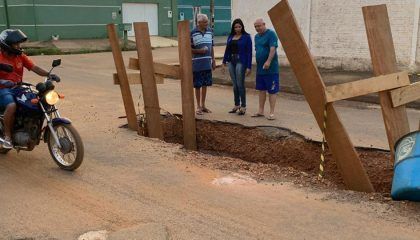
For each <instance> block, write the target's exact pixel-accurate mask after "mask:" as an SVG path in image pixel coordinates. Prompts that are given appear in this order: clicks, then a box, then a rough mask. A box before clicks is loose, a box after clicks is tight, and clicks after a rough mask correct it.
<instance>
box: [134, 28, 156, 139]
mask: <svg viewBox="0 0 420 240" xmlns="http://www.w3.org/2000/svg"><path fill="white" fill-rule="evenodd" d="M134 32H135V35H136V45H137V54H138V58H139V66H140V76H141V79H142V85H143V87H142V90H143V99H144V108H145V111H146V123H147V130H148V133H149V137H151V138H159V139H162V140H163V131H162V126H161V120H160V106H159V97H158V92H157V86H156V80H155V70H154V67H153V55H152V46H151V44H150V35H149V26H148V24H147V22H141V23H134Z"/></svg>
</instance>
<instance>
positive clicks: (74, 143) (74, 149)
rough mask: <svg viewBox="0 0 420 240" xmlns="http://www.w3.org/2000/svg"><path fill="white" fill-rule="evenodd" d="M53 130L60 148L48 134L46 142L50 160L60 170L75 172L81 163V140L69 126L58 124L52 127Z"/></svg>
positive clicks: (82, 149)
mask: <svg viewBox="0 0 420 240" xmlns="http://www.w3.org/2000/svg"><path fill="white" fill-rule="evenodd" d="M54 130H55V132H56V133H57V136H58V139H59V141H60V145H61V148H60V147H59V146H58V145H57V143H56V141H55V140H54V137H53V136H52V134H51V133H50V134H49V139H48V141H47V142H48V149H49V150H50V154H51V156H52V158H53V159H54V161H55V163H56V164H57V165H58V166H59V167H60V168H61V169H63V170H67V171H74V170H76V169H77V168H78V167H80V165H81V164H82V162H83V155H84V147H83V142H82V138H81V137H80V135H79V133H78V132H77V130H76V129H75V128H74V127H73V126H72V125H71V124H58V125H56V126H54Z"/></svg>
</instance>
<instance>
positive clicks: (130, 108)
mask: <svg viewBox="0 0 420 240" xmlns="http://www.w3.org/2000/svg"><path fill="white" fill-rule="evenodd" d="M107 28H108V37H109V43H110V45H111V48H112V55H113V56H114V62H115V67H116V69H117V74H118V79H119V85H120V88H121V95H122V97H123V102H124V108H125V114H126V115H127V121H128V127H129V128H130V129H132V130H135V131H137V130H138V127H139V125H138V123H137V115H136V110H135V108H134V102H133V97H132V95H131V90H130V84H129V82H128V77H127V72H126V71H125V66H124V60H123V57H122V53H121V49H120V44H119V41H118V36H117V33H116V31H115V25H114V24H108V25H107Z"/></svg>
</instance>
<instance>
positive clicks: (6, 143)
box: [1, 138, 13, 149]
mask: <svg viewBox="0 0 420 240" xmlns="http://www.w3.org/2000/svg"><path fill="white" fill-rule="evenodd" d="M1 142H2V143H1V144H2V147H3V149H12V148H13V144H12V141H10V139H7V138H6V139H1Z"/></svg>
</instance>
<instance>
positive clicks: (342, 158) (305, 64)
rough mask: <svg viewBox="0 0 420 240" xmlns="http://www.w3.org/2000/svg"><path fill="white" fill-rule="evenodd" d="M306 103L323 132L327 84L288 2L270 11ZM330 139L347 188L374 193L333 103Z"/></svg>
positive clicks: (330, 118)
mask: <svg viewBox="0 0 420 240" xmlns="http://www.w3.org/2000/svg"><path fill="white" fill-rule="evenodd" d="M268 14H269V16H270V18H271V22H272V23H273V25H274V27H275V29H276V32H277V34H278V36H279V38H280V41H281V43H282V45H283V48H284V51H285V52H286V55H287V58H288V59H289V62H290V65H291V66H292V69H293V71H294V73H295V75H296V78H297V80H298V81H299V84H300V86H301V88H302V91H303V93H304V95H305V97H306V100H307V101H308V103H309V106H310V107H311V110H312V112H313V113H314V115H315V118H316V120H317V123H318V125H319V127H320V128H321V129H322V126H323V119H324V108H325V107H326V106H327V105H326V104H327V102H326V96H325V85H324V82H323V81H322V79H321V75H320V73H319V71H318V69H317V68H316V65H315V62H314V60H313V58H312V56H311V54H310V52H309V49H308V46H307V45H306V43H305V40H304V38H303V35H302V33H301V31H300V28H299V26H298V25H297V23H296V19H295V16H294V14H293V12H292V9H291V8H290V5H289V3H288V1H287V0H283V1H281V2H280V3H279V4H277V5H276V6H274V7H273V8H272V9H271V10H269V12H268ZM327 113H328V120H327V126H328V128H327V131H326V137H327V141H328V146H329V147H330V150H331V152H332V154H333V157H334V159H335V160H336V162H337V166H338V168H339V170H340V172H341V175H342V177H343V179H344V182H345V184H346V186H347V188H349V189H351V190H356V191H363V192H373V191H374V189H373V186H372V184H371V183H370V180H369V178H368V176H367V174H366V171H365V170H364V168H363V166H362V163H361V161H360V159H359V156H358V154H357V152H356V150H355V148H354V146H353V144H352V142H351V141H350V138H349V136H348V134H347V132H346V130H345V129H344V127H343V125H342V123H341V121H340V119H339V118H338V116H337V113H336V111H335V109H334V106H333V105H332V104H329V105H328V107H327Z"/></svg>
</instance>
